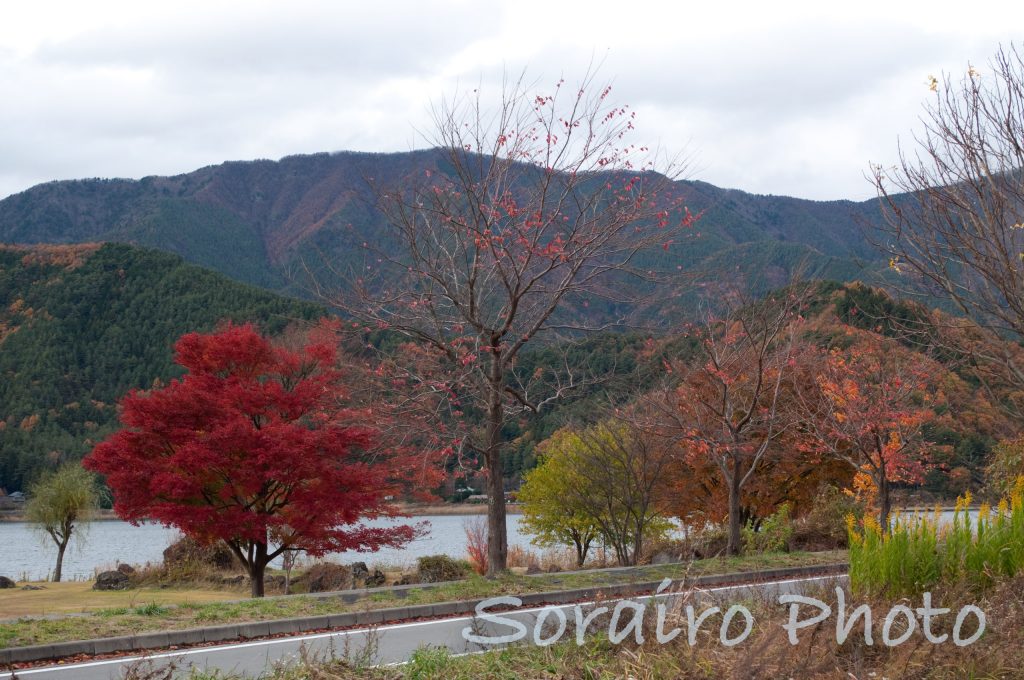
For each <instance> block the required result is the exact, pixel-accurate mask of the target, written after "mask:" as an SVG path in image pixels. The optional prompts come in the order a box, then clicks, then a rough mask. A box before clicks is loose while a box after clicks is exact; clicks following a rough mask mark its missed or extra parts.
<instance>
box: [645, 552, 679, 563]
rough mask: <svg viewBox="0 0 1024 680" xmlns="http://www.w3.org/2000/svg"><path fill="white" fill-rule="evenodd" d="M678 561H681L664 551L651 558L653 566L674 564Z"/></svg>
mask: <svg viewBox="0 0 1024 680" xmlns="http://www.w3.org/2000/svg"><path fill="white" fill-rule="evenodd" d="M678 561H679V560H676V559H674V558H673V556H672V555H670V554H669V553H667V552H665V551H664V550H659V551H658V552H656V553H654V556H653V557H652V558H651V564H672V563H673V562H678Z"/></svg>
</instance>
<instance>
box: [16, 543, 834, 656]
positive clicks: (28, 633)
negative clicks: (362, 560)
mask: <svg viewBox="0 0 1024 680" xmlns="http://www.w3.org/2000/svg"><path fill="white" fill-rule="evenodd" d="M845 560H846V552H845V551H828V552H819V553H799V552H797V553H778V554H767V555H753V556H749V557H738V558H715V559H709V560H699V561H695V562H692V563H688V564H682V565H680V564H675V565H659V566H647V567H637V568H636V569H635V570H630V571H628V572H621V571H620V572H614V571H613V572H608V571H599V570H594V571H589V572H583V573H574V574H546V575H542V576H525V575H511V574H510V575H507V576H504V577H502V578H500V579H496V580H487V579H484V578H481V577H477V576H473V577H471V578H469V579H467V580H465V581H459V582H456V583H452V584H448V585H444V586H440V587H437V588H430V589H427V588H423V589H419V588H415V589H412V590H411V591H409V592H408V594H407V596H406V597H404V598H398V597H396V596H395V595H393V594H390V593H387V592H383V593H378V594H376V595H374V596H373V597H372V598H370V599H366V600H362V601H360V602H357V603H354V604H345V603H344V602H342V601H340V600H339V599H334V598H326V599H324V598H314V597H307V596H302V595H292V596H288V597H279V598H267V599H263V600H252V599H248V600H237V601H233V602H209V601H207V602H202V601H199V600H197V599H195V598H194V597H193V596H192V595H191V594H189V593H187V592H185V593H183V595H182V599H181V600H180V601H177V602H175V600H174V598H173V596H172V598H171V599H169V600H166V601H165V602H168V603H176V604H178V606H176V607H168V606H163V605H161V604H160V603H158V602H155V601H152V600H149V599H146V598H145V597H144V596H141V595H136V596H135V597H134V599H131V598H132V595H131V593H132V592H133V591H125V593H123V594H124V595H125V596H126V597H128V598H129V599H130V601H131V602H133V604H132V606H131V607H130V608H128V607H126V606H112V607H110V608H106V609H101V610H98V611H92V612H88V613H86V614H84V615H82V616H74V617H64V618H59V619H39V618H23V619H20V620H17V621H10V622H6V623H3V624H0V646H2V647H12V646H22V645H33V644H43V643H47V642H57V641H66V640H80V639H89V638H98V637H108V636H113V635H129V634H133V633H141V632H152V631H162V630H176V629H177V630H180V629H184V628H193V627H197V626H204V625H216V624H222V623H234V622H241V621H262V620H268V619H275V618H287V617H292V616H312V615H319V614H329V613H336V612H345V611H363V610H367V609H377V608H384V607H394V606H399V605H401V604H424V603H431V602H444V601H450V600H463V599H472V598H483V597H490V596H493V595H499V594H510V595H514V594H521V593H528V592H543V591H549V590H560V589H570V588H583V587H588V586H598V585H609V584H615V583H623V582H634V581H648V580H652V581H653V580H658V579H662V578H673V579H678V578H682V577H684V576H697V575H701V574H715V573H726V572H731V571H754V570H759V569H771V568H778V567H786V566H797V565H811V564H828V563H832V562H843V561H845ZM31 592H45V591H31ZM135 592H138V591H135ZM166 592H173V591H166ZM83 608H84V607H83Z"/></svg>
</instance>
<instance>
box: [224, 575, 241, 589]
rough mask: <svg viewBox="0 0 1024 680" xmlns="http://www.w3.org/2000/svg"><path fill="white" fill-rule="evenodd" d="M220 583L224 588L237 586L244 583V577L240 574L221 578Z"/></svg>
mask: <svg viewBox="0 0 1024 680" xmlns="http://www.w3.org/2000/svg"><path fill="white" fill-rule="evenodd" d="M220 582H221V583H223V584H224V585H226V586H237V585H239V584H240V583H244V582H245V576H243V575H242V574H235V575H234V576H221V577H220Z"/></svg>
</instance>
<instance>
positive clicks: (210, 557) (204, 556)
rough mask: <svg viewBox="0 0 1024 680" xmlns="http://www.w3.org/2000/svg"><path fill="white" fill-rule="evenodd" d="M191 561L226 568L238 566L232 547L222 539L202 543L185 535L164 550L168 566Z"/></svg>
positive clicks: (165, 561)
mask: <svg viewBox="0 0 1024 680" xmlns="http://www.w3.org/2000/svg"><path fill="white" fill-rule="evenodd" d="M190 562H193V563H194V562H200V563H202V564H208V565H210V566H211V567H216V568H217V569H224V570H228V569H237V568H238V564H237V562H236V560H235V556H234V554H233V553H232V552H231V548H229V547H228V546H227V545H226V544H225V543H224V542H222V541H218V542H216V543H211V544H210V545H201V544H200V543H198V542H197V541H195V540H194V539H191V538H189V537H188V536H183V537H182V538H179V539H178V540H177V541H175V542H174V543H171V544H170V545H169V546H167V548H166V549H165V550H164V564H165V565H166V566H168V567H170V566H174V565H177V564H188V563H190Z"/></svg>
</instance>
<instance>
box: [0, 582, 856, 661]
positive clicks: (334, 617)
mask: <svg viewBox="0 0 1024 680" xmlns="http://www.w3.org/2000/svg"><path fill="white" fill-rule="evenodd" d="M846 569H847V566H846V564H843V563H836V564H823V565H814V566H806V567H787V568H782V569H768V570H764V571H748V572H733V573H728V574H712V575H707V576H698V577H696V578H692V579H686V578H684V579H680V580H677V581H675V583H676V584H677V585H681V586H683V587H695V588H713V587H717V586H723V585H735V584H744V583H756V582H764V581H778V580H783V579H788V578H802V577H812V576H831V575H840V574H843V573H845V572H846ZM660 583H661V582H660V581H645V582H642V583H623V584H617V585H610V586H591V587H588V588H575V589H570V590H557V591H550V592H542V593H524V594H523V595H520V596H519V598H520V599H521V600H522V602H523V605H526V606H535V605H540V604H565V603H568V602H574V601H577V600H588V599H593V598H595V597H598V596H604V597H617V596H618V597H622V596H628V595H634V594H637V593H645V592H650V591H653V590H655V589H656V588H657V587H658V585H659V584H660ZM368 590H370V591H374V590H388V589H383V588H382V589H368ZM356 599H359V598H356ZM480 601H481V600H460V601H456V602H437V603H433V604H421V605H412V606H407V607H391V608H388V609H372V610H368V611H361V612H345V613H339V614H328V615H324V616H303V617H296V618H290V619H276V620H273V621H250V622H242V623H234V624H227V625H223V626H210V627H206V628H189V629H185V630H174V631H164V632H158V633H142V634H139V635H126V636H121V637H109V638H99V639H95V640H75V641H72V642H57V643H53V644H48V645H32V646H30V647H9V648H7V649H0V667H3V666H9V665H11V664H15V663H28V662H32V661H42V660H53V659H62V658H66V657H72V656H80V655H86V656H96V655H100V654H113V653H117V652H138V651H144V650H152V649H163V648H168V647H170V648H174V647H185V646H190V645H197V644H204V643H212V642H227V641H231V640H248V639H252V638H264V637H273V636H276V635H287V634H294V633H303V632H312V631H317V630H327V629H332V628H351V627H356V626H371V625H381V624H389V623H397V622H399V621H406V620H409V619H421V618H436V617H444V616H456V615H460V614H471V613H473V612H474V611H475V610H476V606H477V604H478V603H479V602H480Z"/></svg>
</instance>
